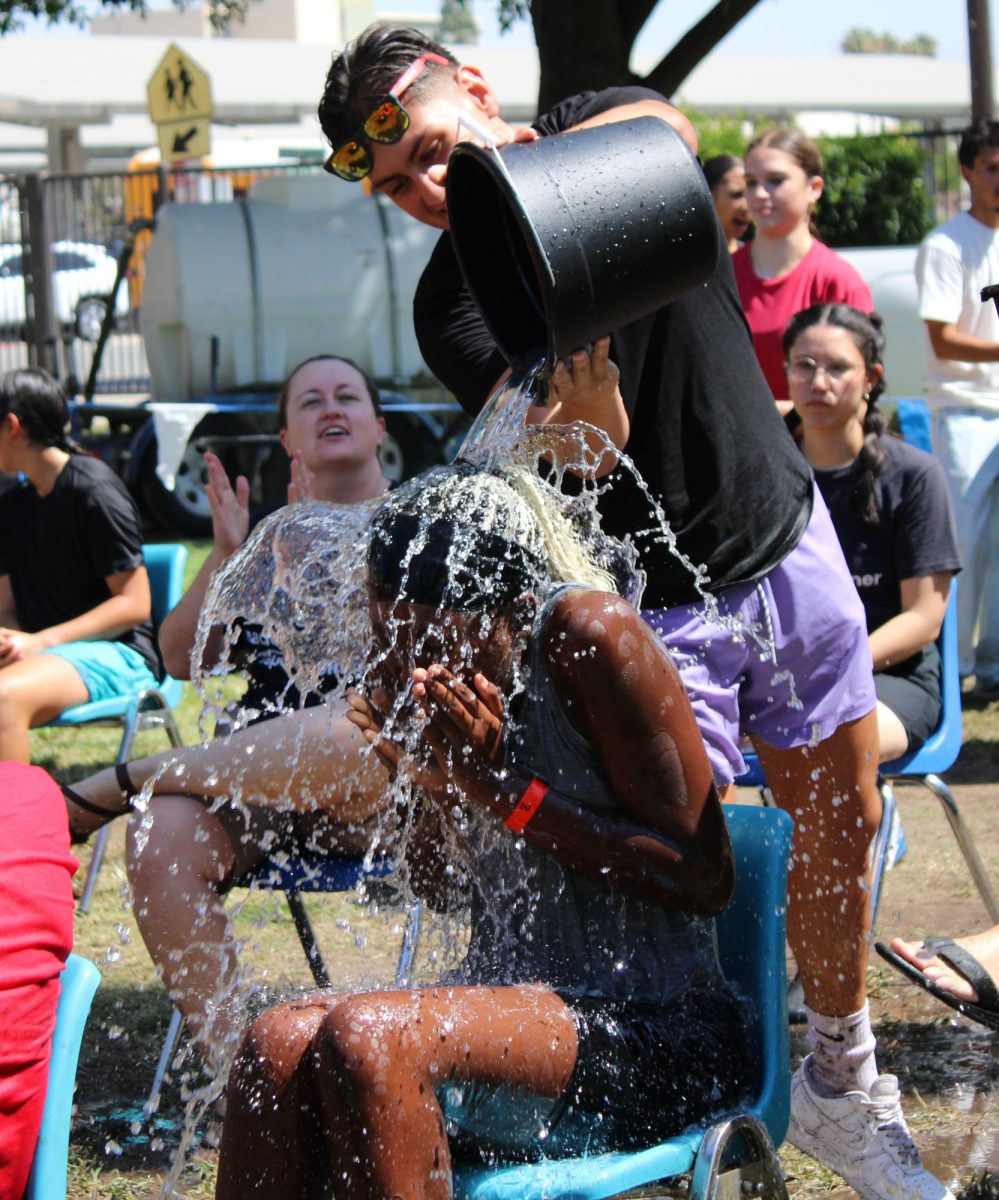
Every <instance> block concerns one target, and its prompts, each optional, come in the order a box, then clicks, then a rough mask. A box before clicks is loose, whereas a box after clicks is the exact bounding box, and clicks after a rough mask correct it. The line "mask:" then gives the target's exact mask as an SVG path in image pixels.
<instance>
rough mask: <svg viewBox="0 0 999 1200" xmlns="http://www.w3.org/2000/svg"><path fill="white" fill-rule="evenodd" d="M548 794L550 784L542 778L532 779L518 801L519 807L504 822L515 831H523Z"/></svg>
mask: <svg viewBox="0 0 999 1200" xmlns="http://www.w3.org/2000/svg"><path fill="white" fill-rule="evenodd" d="M547 795H548V784H547V783H545V782H544V780H542V779H532V780H531V782H530V783H529V784H528V785H527V787H526V788H525V789H524V794H523V795H522V796H521V798H520V799H519V800H518V801H517V807H516V808H515V809H514V810H513V812H512V813H511V814H510V815H509V816H508V817H507V819H506V820H505V821H504V822H503V824H504V825H505V826H506V827H507V829H512V830H513V832H514V833H522V832H523V831H524V829H525V827H526V826H527V823H528V821H530V819H531V818H532V817H533V816H534V814H535V813H536V812H537V811H538V809H539V808H540V807H541V801H542V800H544V798H545V796H547Z"/></svg>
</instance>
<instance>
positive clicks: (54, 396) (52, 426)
mask: <svg viewBox="0 0 999 1200" xmlns="http://www.w3.org/2000/svg"><path fill="white" fill-rule="evenodd" d="M8 413H13V414H14V416H15V417H17V419H18V421H19V422H20V423H21V427H22V428H23V430H24V432H25V434H26V435H27V437H28V440H29V441H31V442H33V443H34V444H35V445H36V446H42V447H48V446H55V448H56V449H57V450H63V451H65V452H66V453H67V454H80V453H82V447H81V446H79V445H78V444H77V443H76V442H74V441H73V439H72V438H71V437H70V436H69V408H68V406H67V404H66V393H65V392H64V391H63V390H62V387H61V386H60V384H59V383H58V382H57V381H56V380H55V379H53V378H52V376H51V375H50V374H49V373H48V371H43V370H42V369H41V368H40V367H25V368H22V369H20V370H16V371H8V372H7V373H6V375H2V376H0V421H2V420H3V419H4V417H6V416H7V414H8Z"/></svg>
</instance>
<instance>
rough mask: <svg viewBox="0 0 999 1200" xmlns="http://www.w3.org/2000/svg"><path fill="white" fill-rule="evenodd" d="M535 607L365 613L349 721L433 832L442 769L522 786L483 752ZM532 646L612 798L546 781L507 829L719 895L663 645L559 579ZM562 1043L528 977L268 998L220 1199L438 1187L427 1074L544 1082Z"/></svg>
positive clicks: (246, 1048)
mask: <svg viewBox="0 0 999 1200" xmlns="http://www.w3.org/2000/svg"><path fill="white" fill-rule="evenodd" d="M534 606H535V602H534V598H533V597H532V596H525V597H521V599H520V600H518V601H517V602H515V604H513V605H511V606H510V607H509V608H508V609H506V610H505V611H504V613H503V614H502V617H501V619H499V620H496V619H495V618H494V619H492V620H486V621H484V620H483V619H482V618H481V617H476V616H468V615H462V614H451V613H449V614H447V615H446V620H444V621H441V620H440V618H439V616H438V617H437V618H436V619H437V621H438V622H439V623H438V624H437V625H436V626H435V627H434V628H433V629H429V630H428V626H427V624H426V622H427V621H428V620H429V619H430V618H431V617H432V616H434V614H433V613H432V610H430V609H425V608H422V607H421V606H415V605H414V606H398V607H397V608H395V609H394V610H389V609H387V608H386V607H384V606H379V607H378V608H377V609H376V610H375V611H374V612H373V618H374V624H375V630H376V637H380V638H381V640H382V644H383V645H388V644H389V643H388V635H389V632H390V631H391V635H392V639H393V641H392V645H393V650H392V652H391V653H390V654H389V655H388V656H386V657H385V659H384V660H383V672H382V678H381V679H380V681H379V683H378V685H377V686H376V687H375V688H374V689H373V691H372V694H371V695H370V696H360V695H354V697H353V699H352V705H353V710H354V712H353V717H352V720H353V721H354V722H355V724H356V725H357V726H358V728H359V729H361V731H362V732H363V734H364V736H365V738H366V739H367V740H368V742H369V743H370V744H372V745H373V746H374V747H375V749H376V751H377V753H378V754H379V756H380V757H381V758H382V760H383V762H384V763H385V764H386V765H387V766H388V768H389V770H390V771H393V772H395V771H400V770H407V771H409V772H410V773H411V775H412V776H413V777H414V778H415V780H416V782H417V784H418V788H419V791H420V792H421V794H422V795H423V796H424V797H425V799H426V803H427V807H428V812H429V815H430V817H431V820H430V821H429V822H428V823H426V827H427V828H429V829H431V830H434V831H436V834H437V839H436V840H437V844H438V846H439V845H440V842H441V840H442V839H441V838H440V836H439V832H440V827H439V825H436V826H435V825H434V820H435V819H438V818H439V819H440V820H443V821H445V822H446V821H448V820H449V816H448V814H449V812H450V809H451V808H452V807H453V805H454V803H455V793H454V789H453V785H457V786H458V787H460V789H461V791H462V793H463V794H464V798H465V800H466V801H467V802H468V803H469V804H472V805H475V806H477V807H480V808H482V809H484V810H486V811H487V812H488V813H490V814H492V815H494V816H495V817H496V819H497V820H502V819H503V818H505V817H506V816H508V815H509V813H510V812H511V810H512V809H513V807H514V804H515V803H516V800H517V798H518V797H519V795H520V793H521V792H522V790H523V787H524V786H525V785H526V782H527V781H526V780H525V779H516V780H511V779H509V778H507V777H504V776H501V775H500V773H499V772H498V770H497V763H498V761H499V750H500V746H501V742H502V734H503V729H504V725H505V721H506V703H505V697H506V694H507V692H508V689H509V687H510V682H511V679H512V676H513V670H512V668H513V665H514V663H515V662H516V660H517V658H518V657H519V656H520V655H521V654H522V653H523V650H524V648H525V646H526V639H527V634H528V632H529V630H530V624H531V619H532V617H533V614H534ZM487 629H488V633H487V632H486V630H487ZM428 632H429V635H430V636H427V635H428ZM544 650H545V654H546V656H547V660H548V664H549V667H550V669H551V674H552V679H553V682H554V684H555V688H556V691H557V693H558V694H559V696H560V697H561V698H562V701H563V703H564V704H565V706H566V711H567V713H568V715H569V718H570V720H572V722H573V723H574V724H575V725H576V727H577V729H578V730H579V731H580V732H581V733H583V734H584V736H586V737H587V738H589V739H590V740H591V741H592V743H593V745H594V746H595V747H596V749H597V751H598V754H599V758H600V760H601V763H602V765H603V768H604V770H605V772H606V775H607V778H608V781H609V782H610V785H611V787H612V789H613V791H614V793H615V795H616V797H617V799H618V801H619V804H620V812H619V813H618V814H616V815H612V816H610V817H606V816H604V815H603V814H596V813H591V812H587V811H585V810H583V809H581V808H580V807H579V806H578V805H576V804H574V803H573V802H571V801H570V800H568V799H567V798H565V797H562V796H559V795H558V794H557V793H556V792H554V791H549V792H548V794H547V796H546V797H545V800H544V802H543V803H542V805H541V807H540V808H539V809H538V811H537V813H536V815H535V816H534V817H533V818H532V820H531V821H530V823H529V824H528V826H527V828H526V829H525V831H524V833H523V835H522V836H523V837H524V838H525V839H526V840H528V841H529V842H530V843H531V844H533V845H535V846H537V847H538V848H540V849H541V850H543V851H545V852H547V853H550V854H552V855H553V856H554V857H557V858H558V860H559V861H560V862H562V863H564V864H565V865H567V866H569V867H571V868H573V869H574V870H578V871H580V872H581V873H583V874H586V875H591V876H596V877H599V878H602V879H605V880H606V881H607V882H608V883H609V884H610V885H611V886H613V887H615V888H617V889H620V890H622V891H628V892H632V893H635V894H639V895H642V896H645V897H649V898H652V899H654V900H657V901H658V902H659V903H661V904H663V905H664V906H669V907H671V908H675V907H679V908H682V909H685V910H691V911H697V912H705V913H713V912H717V911H718V910H719V909H720V908H721V907H722V906H723V905H724V904H725V903H726V902H727V900H728V899H729V897H730V895H731V891H732V887H733V883H734V869H733V862H732V853H731V846H730V844H729V840H728V834H727V831H726V828H725V823H724V817H723V814H722V811H721V806H720V804H719V802H718V797H717V793H716V791H715V788H714V785H713V783H712V779H711V771H710V767H709V764H708V760H707V755H706V753H705V751H704V747H703V743H702V741H701V737H700V734H699V732H698V730H697V726H696V723H695V721H694V716H693V712H692V710H691V708H690V705H689V702H688V700H687V697H686V694H685V692H684V691H683V688H682V685H681V684H680V682H679V677H678V676H677V674H676V671H675V669H674V668H673V666H672V663H671V662H670V661H669V659H668V658H667V656H666V655H665V653H664V651H663V649H662V647H661V644H660V643H659V642H658V641H657V639H656V637H655V635H654V634H653V633H652V631H651V630H650V629H649V628H648V626H646V625H645V623H644V622H643V621H642V620H641V618H640V617H639V615H638V613H637V612H636V611H635V610H634V609H633V608H631V606H630V605H628V604H627V603H626V602H625V601H623V600H621V599H620V598H619V597H617V596H613V595H609V594H605V593H599V592H586V591H582V590H573V591H571V592H568V593H567V594H566V595H564V596H563V597H562V598H561V599H560V601H559V602H558V604H557V605H556V607H555V610H554V613H553V615H552V619H551V620H550V622H549V624H548V627H547V629H546V631H545V643H544ZM466 681H467V682H466ZM494 681H495V682H494ZM400 698H401V699H403V700H404V702H405V703H406V705H407V706H408V707H407V712H408V713H410V714H411V716H412V718H413V719H415V720H417V721H419V722H422V731H421V740H422V744H423V746H424V748H425V751H426V753H425V755H424V756H423V757H422V759H421V761H420V762H419V763H416V764H414V763H413V762H412V761H411V760H409V759H407V757H406V755H405V753H404V751H403V750H402V748H401V747H400V746H399V745H398V744H397V743H396V742H394V741H391V740H389V738H388V737H386V736H384V735H383V734H382V728H383V723H384V720H385V718H384V714H385V713H387V712H389V711H392V708H393V705H394V703H395V701H397V700H398V699H400ZM466 752H467V753H466ZM511 836H514V835H513V834H511ZM575 1058H576V1034H575V1025H574V1022H573V1018H572V1016H571V1013H570V1012H569V1010H568V1008H567V1007H566V1005H565V1004H564V1003H563V1001H562V1000H560V999H559V998H558V997H557V996H556V995H555V994H554V993H553V992H551V991H550V990H548V989H547V988H545V987H543V986H538V987H528V986H518V987H503V988H489V987H462V988H427V989H420V990H417V991H412V992H399V991H394V992H378V993H372V994H368V995H358V996H352V997H341V998H332V999H325V1000H324V999H318V1000H316V1001H314V1002H306V1003H301V1002H300V1003H296V1004H286V1005H282V1006H279V1007H278V1008H276V1009H272V1010H271V1011H270V1012H268V1013H267V1014H265V1015H264V1017H263V1018H261V1019H260V1020H259V1021H257V1022H256V1023H255V1025H254V1026H253V1028H252V1029H251V1031H250V1034H249V1035H248V1037H247V1039H246V1040H245V1042H244V1045H243V1048H242V1051H241V1053H240V1056H239V1058H238V1059H237V1063H236V1066H235V1068H234V1071H233V1075H232V1076H231V1078H230V1088H229V1109H228V1115H227V1119H226V1126H225V1131H224V1136H223V1140H222V1147H221V1158H220V1163H219V1176H218V1191H217V1195H218V1196H219V1197H220V1198H222V1200H228V1198H229V1197H235V1196H245V1195H246V1194H247V1193H248V1189H249V1188H252V1194H253V1195H255V1196H263V1197H275V1198H276V1197H278V1196H282V1197H289V1196H292V1197H298V1196H301V1197H303V1198H304V1197H306V1196H308V1195H315V1194H317V1189H320V1188H321V1187H322V1186H323V1182H324V1180H329V1179H330V1178H332V1179H333V1181H334V1187H335V1188H336V1189H337V1190H340V1188H339V1186H338V1184H339V1181H340V1180H343V1181H344V1188H343V1191H344V1194H349V1195H350V1196H352V1197H356V1196H361V1197H387V1196H393V1197H441V1198H442V1200H443V1198H445V1197H448V1196H449V1195H450V1189H451V1181H450V1154H449V1148H448V1142H447V1137H446V1135H445V1132H444V1126H443V1119H442V1116H441V1112H440V1108H439V1106H438V1103H437V1100H436V1097H435V1095H434V1090H433V1089H434V1086H435V1084H437V1083H438V1082H440V1081H442V1080H444V1079H449V1078H454V1079H458V1078H460V1079H473V1080H484V1081H487V1082H490V1083H503V1082H506V1083H513V1084H515V1085H517V1086H519V1087H522V1088H525V1089H528V1090H530V1091H533V1092H535V1093H537V1094H539V1095H542V1096H548V1097H556V1096H558V1095H560V1094H561V1092H562V1091H563V1090H564V1089H565V1087H566V1085H567V1083H568V1081H569V1078H570V1076H571V1073H572V1069H573V1066H574V1065H575ZM320 1141H322V1142H323V1143H324V1144H323V1149H324V1151H325V1158H324V1157H323V1155H322V1154H319V1153H317V1152H316V1146H317V1145H319V1143H320ZM251 1181H252V1182H251Z"/></svg>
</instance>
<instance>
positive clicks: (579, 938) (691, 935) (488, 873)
mask: <svg viewBox="0 0 999 1200" xmlns="http://www.w3.org/2000/svg"><path fill="white" fill-rule="evenodd" d="M565 590H566V588H565V586H559V587H557V588H554V589H552V590H551V591H550V592H549V593H548V594H547V595H546V596H545V597H544V599H543V602H542V603H541V605H540V606H539V611H538V614H537V617H536V620H535V623H534V628H533V629H532V632H531V637H530V639H529V644H528V649H527V653H526V656H525V664H524V668H525V678H524V681H523V682H524V685H525V686H524V691H523V694H522V696H521V697H520V703H519V709H518V712H517V719H516V723H515V725H514V727H513V728H512V730H511V734H510V761H511V765H512V766H513V767H514V768H515V769H516V771H517V772H518V773H520V772H523V773H526V774H528V775H530V776H537V777H538V778H540V779H543V780H544V781H545V782H546V783H548V784H549V786H550V787H551V788H552V789H553V790H555V791H557V792H558V793H560V794H561V795H565V796H571V797H572V799H573V800H574V801H575V802H576V803H578V804H579V805H581V806H582V807H583V808H587V809H591V810H592V811H594V812H610V811H612V810H615V809H617V808H619V805H618V802H617V799H616V797H615V796H614V793H613V792H612V791H611V788H610V786H609V784H608V782H607V779H606V777H605V776H604V773H603V770H602V768H601V765H600V762H599V760H598V758H597V755H596V753H595V751H594V748H593V746H592V745H591V744H590V743H589V742H588V741H587V740H586V738H584V737H583V736H582V735H581V734H580V733H579V732H578V730H576V729H575V727H574V726H573V725H572V723H571V721H570V720H569V718H568V716H567V715H566V712H565V710H564V708H563V705H562V702H561V700H560V699H559V697H558V695H557V693H556V691H555V688H554V686H553V683H552V680H551V676H550V673H549V670H548V663H547V657H546V654H545V649H544V638H543V636H542V635H543V633H544V630H545V628H546V626H547V623H548V620H549V618H550V616H551V613H552V610H553V608H554V606H555V604H556V603H557V601H558V599H559V597H560V596H561V595H562V594H563V593H564V591H565ZM471 843H472V844H471V850H472V856H473V861H474V871H475V876H476V877H475V879H474V880H473V887H472V900H471V910H472V911H471V935H470V943H469V949H468V954H467V957H466V959H465V962H464V964H463V967H462V968H461V970H460V972H459V973H458V974H459V975H460V980H459V979H458V978H455V979H454V981H455V982H459V981H460V982H465V983H478V984H497V985H499V984H523V983H543V984H546V985H548V986H549V987H551V988H553V989H555V990H557V991H559V992H562V993H565V994H569V995H588V996H601V997H606V998H614V999H620V1000H632V1001H641V1002H648V1003H653V1004H661V1003H666V1002H667V1001H668V1000H670V999H671V998H672V997H673V996H674V995H676V994H677V993H678V992H680V991H681V990H683V988H685V987H686V986H688V985H689V983H690V982H691V980H692V979H693V978H695V977H698V978H699V979H701V980H704V978H705V976H720V974H721V972H720V969H719V966H718V958H717V954H716V950H715V943H714V923H713V921H711V920H710V919H705V918H703V917H698V916H695V915H694V914H692V913H689V912H683V911H679V910H674V909H668V908H664V907H661V906H660V905H658V904H655V903H653V902H651V901H649V900H645V899H642V898H639V897H636V896H633V895H627V894H625V893H623V892H619V891H615V890H614V888H613V887H612V886H608V883H607V882H604V881H602V880H595V879H589V878H587V877H585V876H582V875H580V874H578V873H577V872H575V871H573V870H571V869H569V868H568V867H565V866H563V865H562V864H561V863H559V862H557V861H556V860H555V859H554V858H552V857H551V856H550V855H547V854H544V853H542V852H541V851H539V850H536V849H534V848H533V847H532V846H529V845H527V844H526V843H525V842H524V841H523V840H522V839H520V838H517V837H516V836H514V835H513V834H511V833H510V831H509V830H508V829H506V828H505V827H503V826H502V825H501V824H499V823H497V822H496V820H495V818H489V817H487V816H485V815H483V816H482V818H481V820H480V819H477V820H476V822H475V824H474V827H473V830H472V838H471Z"/></svg>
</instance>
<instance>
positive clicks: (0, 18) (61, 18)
mask: <svg viewBox="0 0 999 1200" xmlns="http://www.w3.org/2000/svg"><path fill="white" fill-rule="evenodd" d="M194 2H195V0H174V3H175V4H176V5H177V7H178V8H187V7H188V6H189V5H190V4H191V3H194ZM248 3H249V0H208V19H209V21H210V22H211V24H212V27H213V28H214V29H218V30H224V29H225V28H226V27H227V26H228V25H229V23H230V22H231V21H240V20H242V19H243V17H244V16H245V14H246V6H247V4H248ZM100 7H101V8H102V9H103V10H105V11H112V12H113V11H119V10H124V11H126V12H135V13H144V12H145V11H146V10H147V7H148V6H147V4H146V0H100ZM89 15H90V14H89V12H88V10H87V8H86V6H85V5H84V4H83V3H80V2H79V0H0V36H3V34H5V33H15V32H16V31H17V30H19V29H21V28H23V26H24V22H25V20H26V19H27V18H42V19H44V20H47V21H48V22H49V24H50V25H57V24H59V23H65V24H68V25H84V24H86V20H87V17H88V16H89Z"/></svg>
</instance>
